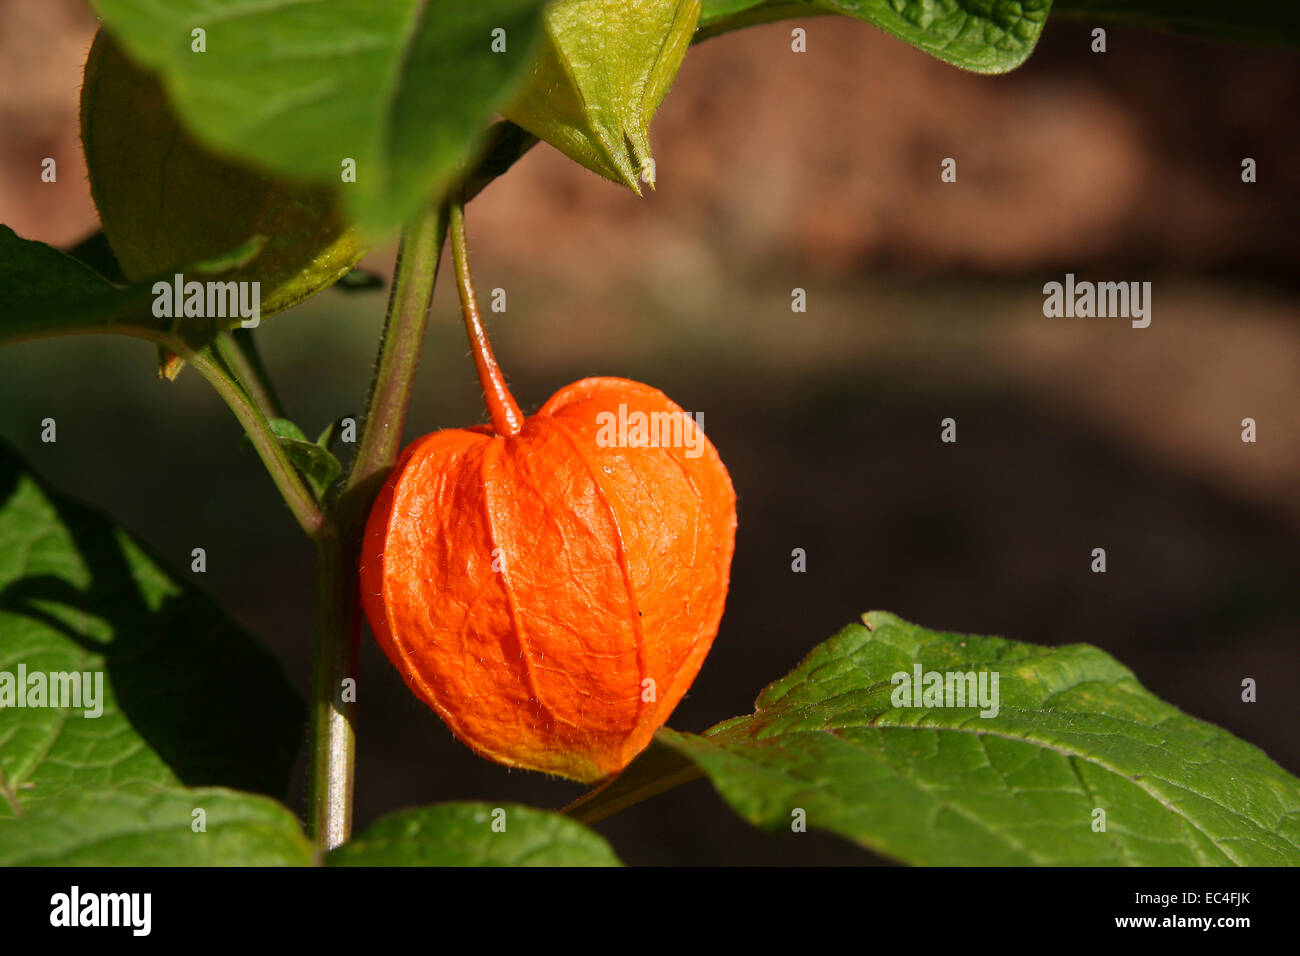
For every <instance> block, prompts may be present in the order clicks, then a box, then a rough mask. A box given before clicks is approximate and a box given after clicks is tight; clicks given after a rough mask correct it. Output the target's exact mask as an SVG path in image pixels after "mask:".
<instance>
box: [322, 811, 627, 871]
mask: <svg viewBox="0 0 1300 956" xmlns="http://www.w3.org/2000/svg"><path fill="white" fill-rule="evenodd" d="M327 863H328V865H330V866H621V865H622V864H620V863H619V860H618V857H616V856H615V855H614V851H613V850H611V849H610V847H609V844H608V843H606V842H605V841H604V839H603V838H602V837H600V836H599V835H598V834H596V833H593V832H592V831H591V830H588V829H587V828H586V827H584V826H582V824H580V823H575V822H574V821H572V820H569V819H567V818H565V817H562V816H560V815H559V814H557V813H548V812H547V811H545V810H536V809H534V808H532V807H524V806H519V805H518V804H512V803H507V804H500V805H496V806H494V805H493V804H490V803H438V804H434V805H432V806H428V807H421V808H419V809H417V810H403V811H401V812H399V813H394V814H391V815H389V816H386V817H384V818H383V819H382V820H379V821H377V822H375V823H374V824H372V825H371V826H369V827H367V828H366V830H365V832H363V833H361V834H360V835H359V836H357V837H355V838H354V839H353V840H352V842H351V843H346V844H344V845H343V846H341V847H339V848H338V849H337V850H334V851H333V852H332V853H330V855H329V857H328V859H327Z"/></svg>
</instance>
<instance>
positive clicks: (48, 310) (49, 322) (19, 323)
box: [0, 226, 264, 344]
mask: <svg viewBox="0 0 1300 956" xmlns="http://www.w3.org/2000/svg"><path fill="white" fill-rule="evenodd" d="M263 242H264V240H263V239H262V238H261V237H254V238H252V239H250V240H248V241H247V242H245V243H243V244H242V245H241V246H239V247H238V248H237V249H233V250H231V251H230V252H229V253H228V254H226V255H224V256H221V257H220V258H218V259H216V260H213V261H209V262H204V263H195V264H194V265H191V266H188V267H186V268H185V269H184V270H183V271H184V272H185V274H186V275H193V276H208V275H211V276H218V275H221V274H223V273H225V272H228V271H230V270H231V269H237V268H239V267H240V266H243V265H246V264H247V263H248V262H250V261H252V259H253V258H254V257H255V256H257V254H258V253H259V252H260V251H261V249H262V245H263ZM79 248H80V247H79ZM164 278H165V279H166V280H168V281H171V279H172V276H171V275H167V276H156V277H154V278H151V279H147V280H145V281H143V282H133V283H131V284H129V285H115V284H114V283H112V282H109V281H108V280H107V279H106V278H104V276H102V275H100V274H99V273H98V272H96V271H95V270H94V269H92V268H91V267H90V266H88V265H86V263H85V262H82V261H80V260H79V259H77V258H74V257H73V256H71V255H68V254H67V253H64V252H60V251H59V250H58V249H55V248H54V247H52V246H47V245H46V244H45V243H43V242H35V241H33V240H30V239H24V238H22V237H21V236H19V235H18V234H17V233H15V232H14V231H13V230H12V229H10V228H9V227H8V226H0V342H7V341H16V340H20V339H26V338H33V337H36V336H42V335H65V334H70V333H77V332H115V333H120V334H126V335H138V336H140V337H141V338H147V339H150V340H152V341H158V340H159V338H160V337H163V336H166V335H168V334H173V333H174V334H177V335H180V336H183V337H188V338H191V339H192V340H193V341H194V342H195V344H198V342H199V340H201V339H204V338H209V337H211V335H212V333H213V332H214V331H215V330H214V328H213V326H212V325H211V323H208V321H207V320H206V319H192V320H191V319H184V320H179V321H177V320H173V319H166V318H159V317H156V316H155V315H154V314H153V308H152V307H153V301H154V292H153V285H154V281H155V280H160V279H164Z"/></svg>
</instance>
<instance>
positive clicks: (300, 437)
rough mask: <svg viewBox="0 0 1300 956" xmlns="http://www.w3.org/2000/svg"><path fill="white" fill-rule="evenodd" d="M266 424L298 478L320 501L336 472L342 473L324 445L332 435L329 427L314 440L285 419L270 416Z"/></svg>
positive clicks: (331, 428)
mask: <svg viewBox="0 0 1300 956" xmlns="http://www.w3.org/2000/svg"><path fill="white" fill-rule="evenodd" d="M267 424H269V425H270V426H271V431H272V432H273V433H274V434H275V436H276V438H278V439H279V440H280V447H281V448H283V449H284V453H285V454H286V455H287V456H288V457H289V460H290V461H291V462H293V466H294V467H295V468H297V469H298V471H299V472H301V473H302V477H303V478H304V479H305V480H306V482H307V483H308V484H309V485H311V488H312V491H313V492H314V493H315V495H316V500H317V501H320V500H322V499H323V498H324V497H325V493H326V492H327V491H329V490H330V488H331V487H332V486H333V485H334V482H336V481H337V480H338V478H339V475H341V474H342V473H343V466H342V465H341V464H339V460H338V459H337V458H335V457H334V455H333V453H332V452H330V450H329V448H328V447H326V446H327V445H328V444H329V440H330V438H331V437H332V432H333V426H330V427H328V428H326V429H325V431H324V432H322V433H321V439H322V441H319V442H314V441H312V440H311V439H309V438H308V437H307V436H306V435H305V434H303V431H302V429H301V428H299V427H298V426H297V425H295V424H294V423H293V422H291V421H289V419H287V418H272V419H269V420H268V422H267Z"/></svg>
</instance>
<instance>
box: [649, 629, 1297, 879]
mask: <svg viewBox="0 0 1300 956" xmlns="http://www.w3.org/2000/svg"><path fill="white" fill-rule="evenodd" d="M863 620H864V622H865V624H866V626H865V627H864V626H861V625H852V626H850V627H847V628H845V629H844V630H843V631H841V632H840V633H839V634H838V635H836V636H835V637H833V638H831V639H830V640H829V641H826V642H825V643H823V644H821V645H819V646H818V647H816V648H815V649H814V650H813V651H812V653H810V654H809V655H808V656H807V657H806V658H805V659H804V661H803V662H802V663H801V664H800V665H799V666H798V667H797V668H796V669H795V670H794V671H793V672H792V673H790V674H789V675H787V676H786V677H784V678H782V679H781V680H779V681H777V682H776V683H774V684H771V685H770V686H768V687H767V688H766V689H765V690H764V691H763V692H762V693H761V694H760V695H759V697H758V700H757V702H756V709H755V713H754V714H753V715H752V716H749V717H738V718H735V719H733V720H730V721H727V722H725V723H722V724H719V725H718V726H717V727H714V728H713V729H711V730H709V731H708V732H707V733H706V734H705V735H704V736H702V737H699V736H694V735H691V734H680V733H675V732H673V731H670V730H662V731H660V735H659V739H660V740H661V741H662V742H663V743H665V744H667V745H668V746H671V747H673V748H674V749H676V750H677V751H678V752H680V753H681V754H683V755H685V756H687V757H690V758H691V759H692V760H694V761H695V762H696V763H697V764H699V766H700V767H701V768H702V769H703V770H704V772H705V773H706V774H707V775H708V776H709V777H710V778H711V779H712V781H713V784H714V786H715V787H716V788H717V789H718V791H719V793H721V795H722V796H723V797H724V799H726V801H727V802H728V803H729V804H730V805H731V806H732V808H733V809H734V810H736V812H737V813H739V814H740V815H741V816H743V817H744V818H745V819H747V820H749V821H751V822H752V823H754V824H757V825H758V826H761V827H764V828H768V829H773V830H776V829H784V828H789V827H790V826H791V823H792V820H794V819H797V816H794V814H795V813H796V811H797V810H799V809H802V810H804V811H805V812H806V814H807V825H808V826H812V827H819V828H822V829H825V830H830V831H832V832H835V833H838V834H841V835H843V836H845V837H848V838H849V839H852V840H855V841H857V842H858V843H860V844H862V845H863V846H865V847H869V848H871V849H873V850H876V851H878V852H880V853H883V854H885V855H888V856H892V857H895V858H896V859H899V860H902V861H905V862H909V863H917V864H932V865H980V864H985V865H993V864H1051V865H1099V864H1132V865H1141V866H1188V865H1204V864H1214V865H1224V864H1237V865H1250V866H1278V865H1290V866H1295V865H1298V864H1300V780H1297V779H1296V778H1295V777H1293V776H1291V775H1290V774H1288V773H1287V772H1286V771H1284V770H1283V769H1282V768H1281V767H1279V766H1278V765H1277V764H1275V763H1273V762H1272V761H1271V760H1269V759H1268V757H1267V756H1266V755H1265V754H1264V753H1263V752H1262V751H1260V750H1259V749H1258V748H1256V747H1253V746H1251V745H1250V744H1247V743H1245V742H1243V741H1241V740H1239V739H1237V738H1236V737H1233V736H1232V735H1231V734H1229V733H1227V732H1226V731H1224V730H1222V729H1220V728H1218V727H1215V726H1213V725H1211V724H1207V723H1204V722H1202V721H1199V720H1196V719H1194V718H1192V717H1189V716H1187V715H1186V714H1183V713H1182V712H1180V711H1179V710H1177V709H1176V708H1174V707H1173V706H1171V705H1169V704H1167V703H1165V702H1163V701H1161V700H1160V699H1158V698H1157V697H1155V696H1153V695H1152V694H1151V693H1150V692H1149V691H1147V690H1145V689H1144V688H1143V687H1142V686H1141V685H1140V684H1139V683H1138V682H1137V679H1136V678H1135V677H1134V676H1133V674H1132V672H1130V671H1129V670H1128V669H1127V668H1125V667H1124V666H1123V665H1122V664H1120V663H1119V662H1117V661H1115V660H1114V659H1113V658H1111V657H1109V656H1108V655H1106V654H1105V653H1103V652H1102V651H1100V650H1098V649H1097V648H1095V647H1090V646H1087V645H1082V644H1076V645H1070V646H1066V647H1058V648H1048V647H1039V646H1037V645H1033V644H1021V643H1017V642H1014V641H1008V640H1004V639H1002V638H997V637H977V636H972V635H964V634H946V633H936V632H933V631H927V630H924V629H923V628H920V627H917V626H915V625H912V624H908V623H906V622H905V621H902V620H900V619H899V618H897V617H894V616H893V615H891V614H885V613H881V612H872V613H870V614H867V615H865V616H864V618H863ZM918 665H919V666H920V668H921V669H922V670H923V671H924V672H932V671H933V672H939V673H944V674H946V673H949V672H954V673H966V672H974V673H976V674H978V673H980V672H986V673H997V674H998V675H999V684H998V687H999V698H1000V700H999V705H1000V706H999V708H998V710H997V713H996V716H990V717H982V716H980V709H979V708H978V707H975V708H972V707H964V708H956V707H946V708H945V707H933V706H931V707H921V708H913V707H896V706H894V703H893V700H892V698H893V695H894V694H895V693H896V692H898V691H900V690H901V684H900V685H895V684H894V683H891V679H892V678H893V677H894V675H895V674H906V675H911V674H913V673H914V667H916V666H918ZM1096 809H1101V810H1104V811H1105V825H1106V829H1105V831H1104V832H1096V831H1094V829H1093V825H1094V820H1095V819H1096V817H1095V816H1094V810H1096Z"/></svg>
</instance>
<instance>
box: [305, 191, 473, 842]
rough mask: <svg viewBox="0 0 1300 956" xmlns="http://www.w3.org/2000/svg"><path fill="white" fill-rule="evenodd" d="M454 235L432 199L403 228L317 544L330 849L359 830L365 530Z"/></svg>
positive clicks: (320, 748)
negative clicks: (346, 460)
mask: <svg viewBox="0 0 1300 956" xmlns="http://www.w3.org/2000/svg"><path fill="white" fill-rule="evenodd" d="M446 234H447V215H446V207H443V206H440V207H433V206H430V207H429V208H428V209H426V210H425V211H424V212H423V213H422V214H421V215H420V217H419V218H418V219H416V220H415V221H414V222H413V223H411V225H410V226H408V227H407V228H406V229H405V230H404V231H403V233H402V241H401V244H400V245H399V246H398V251H397V266H396V269H395V271H394V273H393V290H392V293H391V295H390V296H389V300H388V317H387V320H386V321H385V323H384V333H383V337H382V339H381V340H380V343H379V361H378V363H377V364H376V366H375V378H374V381H373V383H372V384H371V388H370V399H369V401H368V402H367V405H366V413H365V417H364V419H363V425H362V434H361V440H360V442H359V447H358V449H357V456H356V459H355V460H354V461H353V464H352V469H351V471H350V472H349V474H348V479H347V482H346V483H345V484H344V487H343V490H342V492H341V493H340V495H339V498H338V501H337V502H336V504H335V507H334V520H335V527H334V529H333V530H334V533H333V534H331V535H329V536H328V537H324V538H322V539H320V540H319V541H318V542H317V565H316V592H317V600H316V650H315V655H314V659H313V661H314V666H313V671H312V727H311V770H310V778H309V793H308V798H307V807H308V815H309V819H310V821H311V828H312V835H313V837H314V838H315V840H316V844H317V846H319V847H320V848H321V849H322V850H324V851H329V850H332V849H333V848H334V847H336V846H338V845H340V844H341V843H344V842H346V841H347V839H348V838H349V837H350V836H351V833H352V795H353V778H354V771H355V765H356V730H355V721H356V703H355V697H354V695H348V696H347V698H346V699H345V698H344V694H343V688H344V681H345V680H349V679H351V680H352V681H353V684H352V686H353V688H355V686H356V685H355V681H356V676H357V657H358V654H359V646H358V645H359V641H360V635H361V609H360V606H359V602H360V597H361V591H360V583H359V568H360V564H361V541H362V534H363V532H364V530H365V522H366V517H367V515H369V513H370V508H371V505H372V504H373V503H374V500H375V497H376V495H378V493H379V489H380V487H382V485H383V482H384V479H385V478H386V477H387V476H388V472H389V471H390V470H391V469H392V467H393V462H394V461H395V460H396V458H397V453H398V451H399V449H400V448H401V441H402V431H403V428H404V426H405V423H406V412H407V408H408V406H409V405H410V402H411V390H412V387H413V385H414V381H415V371H416V369H417V367H418V366H419V364H420V348H421V345H422V344H423V342H424V330H425V326H426V325H427V323H428V316H429V305H430V303H431V302H432V301H433V287H434V283H435V281H436V280H437V277H438V260H439V259H440V257H441V255H442V246H443V240H444V238H445V237H446Z"/></svg>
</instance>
